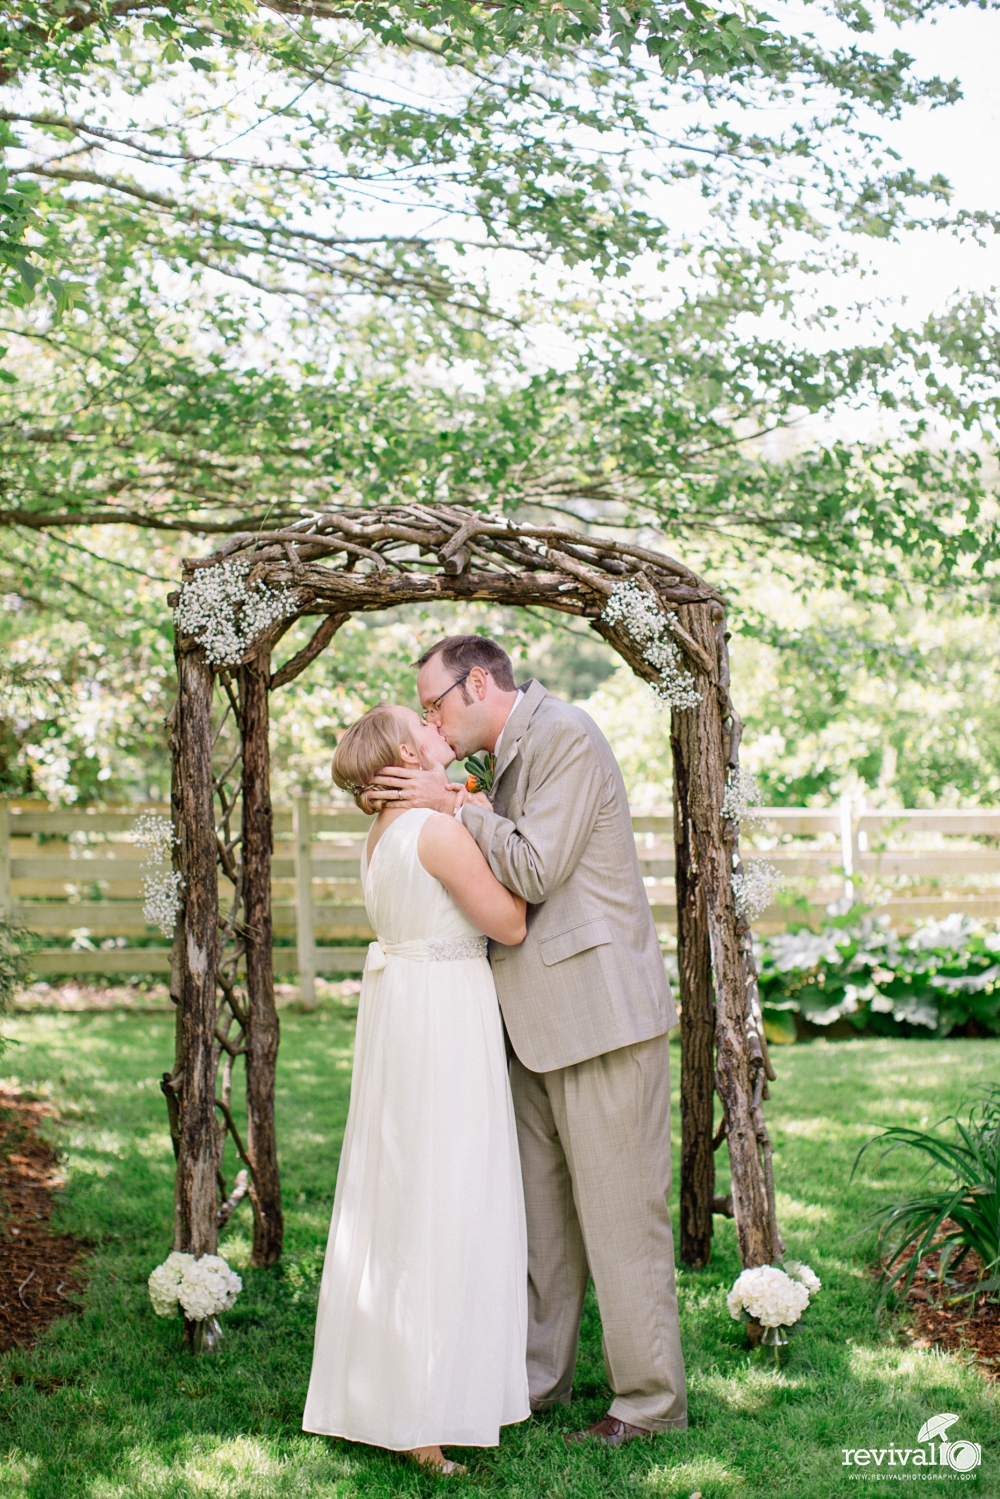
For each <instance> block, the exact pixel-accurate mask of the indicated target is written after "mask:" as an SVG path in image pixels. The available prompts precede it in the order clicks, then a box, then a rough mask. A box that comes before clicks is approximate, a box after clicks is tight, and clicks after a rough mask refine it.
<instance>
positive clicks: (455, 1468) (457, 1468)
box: [405, 1452, 469, 1478]
mask: <svg viewBox="0 0 1000 1499" xmlns="http://www.w3.org/2000/svg"><path fill="white" fill-rule="evenodd" d="M405 1456H406V1457H407V1458H408V1460H409V1461H410V1462H411V1463H416V1464H417V1466H418V1467H419V1468H432V1469H433V1470H434V1472H435V1473H440V1474H441V1475H442V1476H443V1477H445V1478H461V1477H462V1476H463V1475H464V1474H465V1473H467V1472H468V1471H469V1470H468V1468H466V1467H465V1466H464V1464H463V1463H453V1462H452V1461H451V1460H450V1459H449V1458H447V1457H445V1456H444V1454H443V1453H442V1455H441V1458H440V1461H439V1460H438V1459H437V1458H436V1457H420V1456H418V1454H417V1453H416V1452H407V1453H406V1454H405Z"/></svg>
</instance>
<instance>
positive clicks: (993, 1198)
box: [852, 1084, 1000, 1307]
mask: <svg viewBox="0 0 1000 1499" xmlns="http://www.w3.org/2000/svg"><path fill="white" fill-rule="evenodd" d="M945 1125H951V1126H953V1128H952V1129H951V1130H950V1131H948V1132H947V1133H941V1131H942V1128H943V1126H945ZM873 1148H876V1149H880V1154H879V1157H878V1159H879V1161H880V1162H881V1161H882V1160H884V1159H885V1157H886V1156H888V1155H891V1154H892V1152H893V1151H896V1150H915V1151H917V1152H918V1154H920V1155H923V1156H925V1157H926V1158H927V1160H928V1163H929V1166H928V1172H927V1183H926V1186H925V1187H924V1189H923V1191H921V1192H918V1193H917V1194H916V1195H915V1196H913V1197H906V1198H903V1199H902V1200H900V1201H897V1202H890V1203H887V1204H886V1205H885V1207H883V1208H880V1209H879V1211H878V1212H877V1213H876V1214H875V1216H874V1218H873V1219H872V1221H871V1223H870V1225H869V1227H871V1228H876V1229H877V1230H878V1237H879V1250H880V1259H881V1262H882V1276H881V1294H880V1297H879V1306H880V1307H881V1306H882V1305H884V1303H885V1301H886V1299H887V1297H888V1296H889V1295H890V1294H892V1293H893V1292H896V1293H898V1294H899V1295H901V1296H905V1295H906V1292H907V1291H908V1290H909V1288H910V1286H911V1285H912V1283H913V1277H914V1276H915V1275H916V1273H917V1269H918V1267H919V1265H920V1262H921V1260H922V1259H923V1258H924V1257H925V1256H926V1255H928V1254H930V1253H931V1251H932V1250H937V1251H940V1261H939V1265H940V1269H939V1272H938V1274H939V1279H940V1280H941V1282H942V1284H943V1283H944V1281H945V1278H946V1276H947V1275H948V1272H949V1270H956V1269H957V1268H958V1266H959V1265H960V1264H961V1263H962V1261H963V1260H965V1259H966V1258H967V1256H968V1255H969V1254H970V1253H972V1252H973V1251H975V1253H976V1254H977V1255H978V1256H979V1258H980V1260H981V1262H982V1265H983V1270H982V1274H981V1276H980V1279H979V1280H978V1281H977V1283H976V1285H975V1286H974V1287H973V1289H972V1290H971V1291H967V1292H964V1293H962V1295H964V1296H966V1297H975V1296H979V1295H981V1294H982V1293H983V1292H989V1291H992V1292H995V1291H997V1290H998V1289H1000V1084H994V1085H993V1086H992V1087H990V1088H988V1089H987V1090H986V1092H985V1093H984V1094H983V1096H982V1097H981V1098H980V1099H979V1101H978V1102H977V1103H975V1104H974V1105H973V1106H972V1107H971V1108H970V1110H969V1113H968V1115H967V1117H966V1118H965V1119H959V1118H957V1117H956V1116H954V1115H951V1116H949V1117H948V1118H947V1119H943V1120H941V1121H940V1122H939V1123H938V1124H936V1125H935V1126H934V1128H933V1129H931V1130H919V1129H908V1128H906V1127H905V1126H904V1125H892V1126H891V1127H890V1128H889V1129H887V1130H885V1132H884V1133H883V1134H881V1135H879V1136H877V1138H876V1139H874V1140H869V1141H868V1142H867V1144H865V1145H863V1146H862V1147H861V1149H860V1151H859V1152H858V1155H857V1159H856V1160H855V1163H854V1170H855V1171H856V1170H857V1168H858V1165H859V1164H860V1161H861V1158H862V1156H864V1155H865V1153H866V1151H869V1150H871V1149H873ZM852 1174H853V1173H852ZM957 1299H962V1297H961V1296H959V1297H958V1298H957Z"/></svg>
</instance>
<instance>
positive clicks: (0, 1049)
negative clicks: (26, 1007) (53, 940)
mask: <svg viewBox="0 0 1000 1499" xmlns="http://www.w3.org/2000/svg"><path fill="white" fill-rule="evenodd" d="M40 941H41V939H40V938H38V937H36V935H35V933H34V932H29V931H28V929H27V927H24V926H21V924H20V923H19V922H16V921H11V920H10V918H9V917H7V916H5V915H4V914H3V913H2V912H0V1015H6V1014H7V1011H8V1010H9V1009H10V1004H11V1000H12V999H13V998H14V995H15V993H16V992H17V987H18V985H19V984H20V982H21V979H22V978H23V976H24V958H25V956H26V954H27V953H29V952H31V951H33V950H34V948H36V947H37V946H39V944H40ZM9 1044H10V1043H9V1041H8V1039H7V1038H6V1037H5V1036H2V1035H0V1057H2V1056H3V1054H4V1052H5V1051H6V1049H7V1047H8V1045H9Z"/></svg>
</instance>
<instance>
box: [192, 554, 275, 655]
mask: <svg viewBox="0 0 1000 1499" xmlns="http://www.w3.org/2000/svg"><path fill="white" fill-rule="evenodd" d="M252 565H253V563H252V561H251V559H250V558H249V557H232V558H229V559H227V560H226V561H225V562H219V563H217V564H216V566H215V567H200V568H198V569H197V571H196V572H195V573H194V574H193V575H192V576H191V577H190V578H188V579H187V581H186V582H185V583H184V584H183V586H182V588H181V596H180V602H179V603H178V605H177V608H176V609H175V610H174V623H175V624H176V626H177V628H178V630H180V631H181V632H182V633H183V634H185V635H193V636H194V638H195V640H197V642H198V644H199V645H200V646H201V648H202V650H203V651H204V652H205V659H206V661H211V662H212V663H213V664H214V665H216V666H235V665H237V664H238V662H240V661H241V660H242V659H243V657H244V655H245V654H246V652H247V650H248V648H249V647H250V646H251V645H252V644H253V642H254V641H255V640H256V639H257V637H258V635H263V634H264V632H265V631H267V630H269V629H270V628H271V627H272V625H276V624H277V623H278V621H279V620H282V619H285V618H286V617H287V616H288V615H289V614H294V613H295V608H296V604H297V601H298V592H297V590H296V589H294V588H268V586H267V584H266V583H264V582H263V581H262V580H261V579H260V578H258V579H257V581H256V583H252V584H251V585H250V587H249V588H248V587H247V582H246V577H247V573H248V572H249V571H250V568H251V567H252Z"/></svg>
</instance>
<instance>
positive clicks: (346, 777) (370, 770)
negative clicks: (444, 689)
mask: <svg viewBox="0 0 1000 1499" xmlns="http://www.w3.org/2000/svg"><path fill="white" fill-rule="evenodd" d="M407 737H408V736H407V729H406V724H405V722H404V720H403V716H402V714H401V713H400V712H399V711H398V709H397V708H396V707H395V705H394V704H392V703H379V705H378V707H377V708H369V710H368V712H367V713H366V714H365V715H364V717H363V718H359V719H358V721H357V723H352V724H351V727H350V728H349V729H347V730H345V732H344V733H343V734H342V736H341V739H340V743H339V744H338V745H337V748H336V749H335V750H334V752H333V779H334V781H335V782H336V783H337V785H338V786H339V787H340V788H341V790H343V791H349V792H350V793H351V795H352V796H353V797H354V802H355V805H356V806H358V807H360V808H361V810H362V812H364V813H366V814H367V816H369V817H374V816H375V814H376V813H377V812H378V811H379V806H378V805H377V804H376V803H375V802H372V801H370V800H369V797H368V789H367V788H368V787H369V786H370V785H371V783H372V781H374V780H375V778H376V776H378V774H379V772H380V771H383V770H385V769H386V768H387V767H388V766H390V765H401V763H402V756H401V752H400V746H401V745H402V743H403V741H404V740H405V739H407ZM413 750H414V753H415V754H416V756H417V758H418V759H419V760H420V762H421V764H422V763H423V760H424V756H423V755H422V754H421V752H420V748H419V746H418V745H414V746H413ZM425 769H426V767H425Z"/></svg>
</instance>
